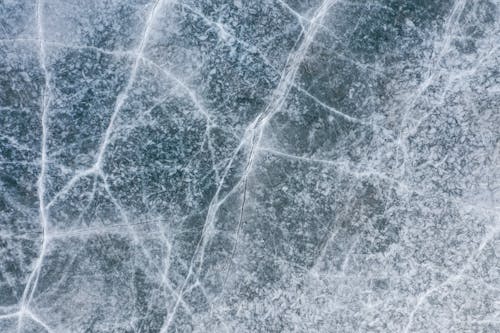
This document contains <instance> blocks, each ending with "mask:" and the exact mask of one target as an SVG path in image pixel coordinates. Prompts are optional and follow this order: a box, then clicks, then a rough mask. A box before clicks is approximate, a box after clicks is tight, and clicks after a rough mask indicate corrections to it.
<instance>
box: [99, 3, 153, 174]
mask: <svg viewBox="0 0 500 333" xmlns="http://www.w3.org/2000/svg"><path fill="white" fill-rule="evenodd" d="M162 2H163V0H156V1H155V3H154V5H153V8H152V9H151V12H150V13H149V17H148V20H147V21H146V27H145V28H144V32H143V34H142V38H141V40H140V42H139V46H138V48H137V52H136V57H135V60H134V64H133V66H132V69H131V72H130V76H129V79H128V81H127V85H126V86H125V88H124V89H123V91H122V92H121V93H120V94H118V97H117V98H116V101H115V107H114V110H113V114H112V115H111V119H110V120H109V124H108V127H107V128H106V132H105V133H104V138H103V139H102V142H101V145H100V146H99V151H98V153H97V158H96V161H95V166H96V167H97V168H99V169H100V168H101V166H102V160H103V158H104V153H105V151H106V148H107V146H108V144H109V139H110V136H111V134H112V132H113V127H114V124H115V121H116V118H117V116H118V114H119V113H120V111H121V109H122V107H123V104H124V103H125V100H126V99H127V97H128V94H129V92H130V89H131V88H132V86H133V84H134V82H135V79H136V76H137V71H138V69H139V64H140V62H141V59H142V54H143V53H144V49H145V47H146V43H147V41H148V39H149V34H150V33H151V28H152V26H153V23H154V20H155V17H156V15H157V14H158V11H159V9H160V8H161V3H162Z"/></svg>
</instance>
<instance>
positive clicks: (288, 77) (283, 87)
mask: <svg viewBox="0 0 500 333" xmlns="http://www.w3.org/2000/svg"><path fill="white" fill-rule="evenodd" d="M336 1H337V0H324V2H323V3H322V4H321V6H320V7H319V8H318V10H317V11H316V12H315V15H314V17H313V19H311V24H310V28H309V29H308V31H307V33H305V34H304V38H303V41H302V43H301V44H300V46H299V47H298V49H297V52H291V53H290V54H289V56H288V59H287V63H286V65H285V68H284V70H283V72H282V75H281V78H280V82H279V83H278V86H277V88H276V89H275V90H274V92H273V95H272V97H273V98H272V102H271V103H269V104H268V106H267V107H266V109H265V110H264V112H263V113H261V114H259V115H258V117H257V119H256V120H255V121H254V123H253V124H251V126H249V127H250V128H251V129H252V131H251V138H252V139H253V138H255V135H257V140H256V142H255V147H257V148H258V147H259V143H260V141H261V140H262V136H263V129H264V127H265V125H266V123H267V122H268V121H269V120H270V119H271V118H272V116H273V115H274V114H275V113H276V112H278V111H279V110H280V109H281V107H282V105H283V104H284V102H285V100H286V98H287V96H288V93H289V91H290V89H291V86H292V85H293V82H294V80H295V76H296V74H297V71H298V69H299V66H300V64H301V62H302V60H303V59H304V57H305V55H306V53H307V51H308V49H309V47H310V45H311V43H312V41H313V39H314V36H315V35H316V32H317V30H318V27H317V22H319V23H321V21H322V19H323V17H324V16H325V14H326V12H327V11H328V9H329V8H330V7H331V6H332V5H333V4H334V2H336ZM246 140H247V136H245V137H244V138H243V139H242V142H241V143H240V145H239V146H238V148H237V149H236V152H235V154H234V155H236V154H237V152H238V151H239V149H241V148H240V147H242V146H243V145H244V144H245V142H246ZM248 159H249V160H250V161H251V163H249V165H248V170H247V171H245V173H244V175H243V176H242V178H243V179H247V176H248V172H250V171H251V169H252V167H253V159H252V156H250V155H249V156H248ZM223 182H224V177H223V178H222V181H221V184H220V185H219V187H222V183H223ZM218 194H219V191H216V194H215V195H214V198H213V199H212V202H214V199H215V202H217V197H218ZM210 206H212V204H210ZM213 206H214V208H215V207H216V206H217V204H214V205H213ZM215 213H216V209H214V211H213V212H211V211H210V207H209V211H208V213H207V219H208V217H209V216H213V218H215ZM210 219H212V218H211V217H210ZM207 222H210V221H207V220H206V221H205V225H204V227H203V232H202V235H201V237H200V241H199V242H198V246H197V247H196V249H195V253H194V254H193V258H192V260H191V262H192V264H191V267H192V266H193V264H194V261H195V260H196V257H197V252H198V251H199V247H200V244H202V243H203V244H206V240H205V235H204V233H205V231H206V229H207V228H208V227H209V226H208V225H207ZM191 274H192V269H191V268H190V270H189V272H188V274H187V275H186V279H185V281H184V283H183V285H182V287H181V290H180V292H179V298H178V299H177V301H176V303H175V305H174V308H173V309H172V311H171V315H170V316H169V317H168V319H167V321H166V322H165V324H164V325H163V327H162V328H161V330H160V333H166V332H167V331H168V329H169V328H170V325H171V324H172V322H173V320H174V317H175V314H176V311H177V307H178V303H179V302H180V298H181V297H182V296H183V293H184V290H185V288H186V286H187V283H188V282H189V278H190V277H191Z"/></svg>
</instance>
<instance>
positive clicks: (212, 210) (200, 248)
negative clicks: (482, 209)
mask: <svg viewBox="0 0 500 333" xmlns="http://www.w3.org/2000/svg"><path fill="white" fill-rule="evenodd" d="M257 120H258V118H257V119H256V120H255V121H254V122H252V123H251V124H250V125H249V126H248V127H247V130H246V131H245V135H244V136H243V139H242V140H241V142H240V144H239V145H238V146H237V147H236V149H235V150H234V151H233V154H232V156H231V159H230V160H229V162H228V163H227V165H226V168H225V170H224V173H223V175H222V178H221V181H220V183H219V186H218V187H217V190H216V191H215V194H214V196H213V197H212V200H211V201H210V204H209V207H208V211H207V216H206V218H205V222H204V224H203V229H202V232H201V236H200V239H199V241H198V243H197V245H196V248H195V250H194V252H193V256H192V258H191V262H190V265H189V268H188V273H187V274H186V278H185V279H184V282H183V283H182V285H181V287H180V288H179V292H178V293H177V294H178V297H177V299H176V301H175V303H174V306H173V309H172V311H171V312H172V314H171V315H170V316H169V317H168V318H167V321H166V323H165V324H164V325H163V327H162V329H161V330H160V333H162V332H167V330H168V328H169V327H170V325H171V323H172V321H173V319H174V317H175V314H176V311H177V308H178V306H179V304H180V303H181V301H182V298H183V296H184V292H185V291H186V289H187V286H188V283H189V279H190V278H191V276H192V275H193V274H194V273H195V270H194V268H195V264H196V260H197V259H198V256H200V258H201V259H200V261H199V265H198V269H200V267H201V265H202V263H203V257H204V251H205V247H206V245H207V243H208V237H207V236H208V235H207V234H210V233H211V231H212V228H213V222H214V221H215V216H216V213H217V210H218V208H219V201H218V198H219V193H220V191H221V190H222V187H223V185H224V181H225V178H226V177H227V175H228V174H229V171H230V169H231V167H232V165H233V163H234V161H235V159H236V156H237V155H238V153H239V152H240V151H241V150H242V149H243V147H244V146H245V144H246V141H247V138H248V136H249V135H253V132H252V131H253V130H254V127H255V125H256V121H257Z"/></svg>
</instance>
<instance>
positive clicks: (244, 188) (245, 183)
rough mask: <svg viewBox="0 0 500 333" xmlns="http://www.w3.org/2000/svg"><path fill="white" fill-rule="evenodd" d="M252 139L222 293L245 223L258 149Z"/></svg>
mask: <svg viewBox="0 0 500 333" xmlns="http://www.w3.org/2000/svg"><path fill="white" fill-rule="evenodd" d="M252 139H253V140H252V141H253V142H252V146H251V148H250V157H249V160H248V163H247V166H246V168H245V175H247V176H246V177H245V180H244V183H243V198H242V200H241V207H240V215H239V218H238V225H237V228H236V239H235V241H234V245H233V249H232V250H231V254H230V256H229V258H228V264H227V268H226V273H225V276H224V278H223V281H222V288H221V294H222V291H223V290H224V288H225V285H226V283H227V280H228V278H229V272H230V271H231V268H232V267H233V258H234V255H235V254H236V249H237V248H238V243H239V238H240V231H241V227H242V225H243V214H244V212H245V203H246V199H247V187H248V175H249V174H250V167H251V166H252V165H253V161H254V158H255V152H256V149H255V148H256V147H255V146H256V145H255V141H254V140H255V138H252Z"/></svg>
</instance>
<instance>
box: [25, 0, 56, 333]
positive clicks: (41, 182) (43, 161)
mask: <svg viewBox="0 0 500 333" xmlns="http://www.w3.org/2000/svg"><path fill="white" fill-rule="evenodd" d="M42 10H43V4H42V0H38V2H37V7H36V17H37V31H38V37H39V45H38V46H39V57H40V66H41V67H42V70H43V72H44V77H45V82H44V87H43V89H42V101H41V128H42V139H41V157H40V174H39V176H38V180H37V193H38V204H39V214H40V225H41V228H42V246H41V249H40V254H39V256H38V259H37V261H36V263H35V267H34V268H33V270H32V272H31V274H30V276H29V277H28V281H27V282H26V286H25V288H24V291H23V294H22V297H21V304H20V311H19V318H18V321H17V332H20V331H21V327H22V320H23V316H24V314H25V313H26V311H27V309H26V308H27V307H28V306H29V303H30V302H31V300H32V298H33V295H34V293H35V290H36V287H37V284H38V278H39V276H40V270H41V267H42V263H43V260H44V257H45V251H46V249H47V241H48V221H47V218H48V217H47V211H46V208H45V175H46V172H47V170H46V168H47V130H48V129H47V118H48V104H49V97H48V94H49V80H50V76H49V73H48V70H47V65H46V63H45V59H46V54H45V45H44V42H43V34H44V33H43V22H42V18H43V13H42Z"/></svg>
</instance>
